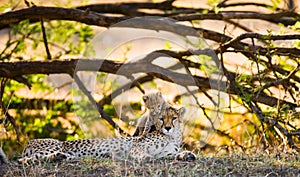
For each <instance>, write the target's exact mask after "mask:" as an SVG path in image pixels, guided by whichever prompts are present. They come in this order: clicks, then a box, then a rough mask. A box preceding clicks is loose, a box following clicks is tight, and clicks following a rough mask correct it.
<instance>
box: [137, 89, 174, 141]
mask: <svg viewBox="0 0 300 177" xmlns="http://www.w3.org/2000/svg"><path fill="white" fill-rule="evenodd" d="M143 101H144V103H145V106H146V108H147V111H146V112H145V113H144V114H143V115H142V116H141V117H140V118H139V119H138V122H137V126H136V127H137V128H136V130H135V132H134V134H133V136H141V135H145V134H147V133H150V132H152V131H154V130H155V126H154V124H155V121H157V120H158V117H159V116H160V114H161V113H162V112H163V111H164V110H165V109H166V108H167V107H170V105H169V104H168V103H167V102H166V101H165V99H164V98H163V96H162V94H161V92H156V93H151V94H148V95H145V96H143Z"/></svg>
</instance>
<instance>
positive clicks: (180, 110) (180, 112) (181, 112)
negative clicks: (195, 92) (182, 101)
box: [177, 107, 185, 119]
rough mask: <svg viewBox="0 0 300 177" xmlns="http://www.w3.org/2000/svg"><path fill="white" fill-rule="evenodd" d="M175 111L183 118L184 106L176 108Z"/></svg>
mask: <svg viewBox="0 0 300 177" xmlns="http://www.w3.org/2000/svg"><path fill="white" fill-rule="evenodd" d="M177 112H178V113H179V115H180V118H181V119H183V116H184V113H185V108H184V107H182V108H180V109H178V110H177Z"/></svg>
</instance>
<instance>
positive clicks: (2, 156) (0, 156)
mask: <svg viewBox="0 0 300 177" xmlns="http://www.w3.org/2000/svg"><path fill="white" fill-rule="evenodd" d="M6 163H7V158H6V155H5V153H4V152H3V150H2V147H0V164H6Z"/></svg>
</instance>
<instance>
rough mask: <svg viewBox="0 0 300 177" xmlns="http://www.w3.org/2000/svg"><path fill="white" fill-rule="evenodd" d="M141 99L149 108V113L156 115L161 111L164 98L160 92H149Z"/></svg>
mask: <svg viewBox="0 0 300 177" xmlns="http://www.w3.org/2000/svg"><path fill="white" fill-rule="evenodd" d="M143 101H144V103H145V105H146V107H147V108H148V109H149V110H150V113H151V115H157V114H159V113H161V110H162V109H163V105H164V104H165V100H164V98H163V96H162V94H161V92H156V93H151V94H149V95H145V96H143Z"/></svg>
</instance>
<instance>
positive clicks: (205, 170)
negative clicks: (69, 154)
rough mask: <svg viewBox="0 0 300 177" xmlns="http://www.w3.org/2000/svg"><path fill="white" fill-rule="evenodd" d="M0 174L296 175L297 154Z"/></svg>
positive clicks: (84, 164) (21, 168) (1, 170)
mask: <svg viewBox="0 0 300 177" xmlns="http://www.w3.org/2000/svg"><path fill="white" fill-rule="evenodd" d="M0 174H1V176H5V177H6V176H7V177H10V176H41V177H54V176H55V177H60V176H85V177H90V176H184V177H187V176H299V175H300V157H299V155H295V154H294V155H288V154H281V155H278V154H277V155H272V156H268V155H256V156H246V155H234V156H230V157H229V156H223V157H201V156H199V157H198V159H197V160H196V161H195V162H179V161H174V160H166V159H162V160H154V161H149V162H132V161H127V160H124V161H112V160H110V159H102V160H95V159H85V160H78V161H69V162H61V163H49V162H48V163H47V162H43V163H40V164H35V165H30V166H26V165H17V164H16V163H14V162H11V163H9V164H6V165H2V166H1V167H0Z"/></svg>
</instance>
